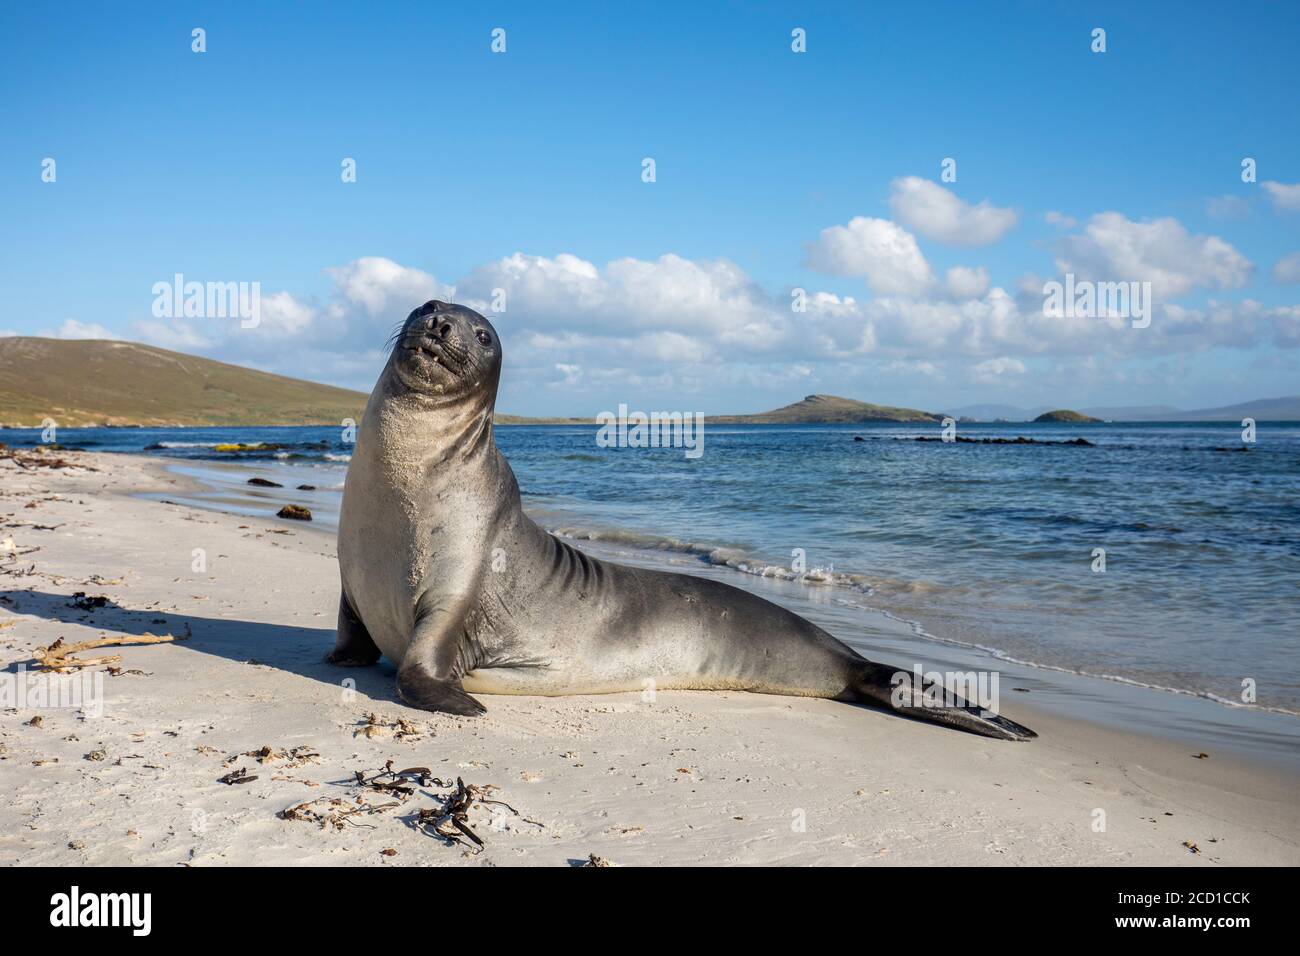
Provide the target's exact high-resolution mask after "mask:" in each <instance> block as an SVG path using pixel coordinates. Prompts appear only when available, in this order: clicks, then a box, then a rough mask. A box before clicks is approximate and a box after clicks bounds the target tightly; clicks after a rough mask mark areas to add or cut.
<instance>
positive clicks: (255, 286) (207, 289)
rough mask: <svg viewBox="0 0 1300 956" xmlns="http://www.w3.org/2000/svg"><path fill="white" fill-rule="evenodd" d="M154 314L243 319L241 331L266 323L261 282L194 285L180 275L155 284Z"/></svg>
mask: <svg viewBox="0 0 1300 956" xmlns="http://www.w3.org/2000/svg"><path fill="white" fill-rule="evenodd" d="M150 291H152V292H153V296H154V299H153V310H152V311H153V315H154V318H158V319H239V327H240V328H241V329H255V328H257V327H258V326H259V325H261V323H262V283H261V282H194V281H189V282H187V281H186V280H185V276H184V275H182V274H181V273H179V272H178V273H176V274H175V275H174V276H173V277H172V281H171V282H155V283H154V284H153V288H152V289H151V290H150Z"/></svg>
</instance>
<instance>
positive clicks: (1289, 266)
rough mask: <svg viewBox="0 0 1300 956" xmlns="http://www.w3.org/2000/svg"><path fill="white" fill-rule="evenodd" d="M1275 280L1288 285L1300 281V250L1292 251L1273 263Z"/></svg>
mask: <svg viewBox="0 0 1300 956" xmlns="http://www.w3.org/2000/svg"><path fill="white" fill-rule="evenodd" d="M1273 281H1274V282H1281V283H1284V284H1286V285H1291V284H1293V283H1296V282H1300V252H1292V253H1290V254H1289V255H1285V256H1283V257H1282V258H1281V259H1279V260H1277V262H1275V263H1273Z"/></svg>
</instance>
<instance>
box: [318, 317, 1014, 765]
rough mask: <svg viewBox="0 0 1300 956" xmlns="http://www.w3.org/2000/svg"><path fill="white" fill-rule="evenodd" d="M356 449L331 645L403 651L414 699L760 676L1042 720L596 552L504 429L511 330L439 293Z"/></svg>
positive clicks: (359, 659) (357, 661) (992, 724)
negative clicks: (547, 508)
mask: <svg viewBox="0 0 1300 956" xmlns="http://www.w3.org/2000/svg"><path fill="white" fill-rule="evenodd" d="M394 339H395V345H394V347H393V349H392V353H391V355H390V356H389V359H388V363H387V365H385V367H384V371H383V373H382V374H381V375H380V377H379V381H378V383H377V384H376V385H375V388H374V391H373V392H372V393H371V396H370V401H369V403H368V404H367V406H366V411H365V416H364V418H363V420H362V424H361V428H360V433H359V435H358V437H357V442H356V446H355V448H354V451H353V455H352V461H351V464H350V465H349V467H348V475H347V482H346V485H345V489H344V492H343V506H342V512H341V514H340V517H339V533H338V556H339V568H340V572H341V575H342V585H343V593H342V597H341V599H340V601H339V615H338V641H337V644H336V646H335V648H334V650H333V651H332V652H331V653H330V654H329V655H328V658H327V659H328V660H329V661H330V662H332V663H335V664H341V665H362V664H373V663H375V662H376V661H377V660H378V659H379V657H380V655H381V654H382V655H384V656H386V657H387V658H388V659H389V660H391V661H392V662H393V663H394V664H395V665H396V666H397V692H398V695H399V696H400V697H401V699H402V700H404V701H405V702H406V703H408V704H410V705H411V706H413V707H420V708H423V709H425V710H432V711H443V712H448V713H453V714H462V715H474V714H480V713H483V711H484V708H483V706H482V705H481V704H480V703H479V702H478V701H477V700H475V699H474V698H473V697H471V696H470V693H471V692H473V693H482V694H538V695H564V694H600V693H612V692H616V691H630V690H641V689H642V688H643V687H644V686H646V681H647V679H649V680H653V681H654V686H655V687H657V688H662V689H671V688H677V689H698V690H714V689H728V690H747V691H755V692H758V693H768V694H786V695H795V696H805V697H825V698H830V699H833V700H840V701H847V702H854V703H862V704H868V705H872V706H876V707H883V708H886V709H891V710H894V711H896V712H898V713H900V714H902V715H905V716H910V717H914V718H918V719H921V720H928V721H932V722H936V723H942V724H947V725H949V726H952V727H956V728H959V729H962V730H967V731H971V732H974V733H978V734H983V735H985V736H989V737H998V738H1003V739H1011V740H1024V739H1028V738H1030V737H1033V736H1036V735H1035V734H1034V733H1033V731H1031V730H1029V729H1028V728H1025V727H1022V726H1020V725H1019V724H1017V723H1014V722H1013V721H1010V720H1007V719H1006V718H1004V717H1000V716H997V715H996V714H992V713H989V712H987V711H983V710H981V709H980V708H978V707H976V706H974V705H972V704H969V703H967V702H966V701H964V700H962V699H961V698H960V697H958V698H957V699H956V700H955V701H952V699H951V698H948V699H947V700H948V704H949V706H942V705H941V706H935V704H936V703H940V704H941V703H942V702H941V701H936V700H935V699H934V697H933V696H932V697H931V699H930V700H929V701H926V700H924V699H923V698H924V697H925V695H926V693H927V692H932V691H934V690H936V688H938V685H935V684H932V685H929V686H928V687H923V686H921V683H922V682H919V681H918V682H917V683H916V684H912V683H911V675H910V674H908V673H907V672H906V671H900V670H897V669H896V668H893V667H887V666H885V665H883V664H876V663H873V662H871V661H869V660H867V659H865V658H863V657H861V656H859V655H858V654H857V653H855V652H854V651H853V650H851V649H850V648H849V647H847V646H846V645H844V644H842V643H840V642H839V641H838V640H836V639H835V638H834V637H832V636H831V635H830V634H828V633H827V632H826V631H824V630H822V629H821V628H819V627H816V626H815V625H813V624H812V623H810V622H809V621H806V620H804V619H803V618H801V617H799V616H798V615H796V614H793V613H791V612H790V611H787V610H786V609H785V608H782V607H779V606H777V605H775V604H772V603H771V602H769V601H765V600H763V599H762V598H760V597H757V596H756V595H754V594H751V593H749V592H748V591H743V590H741V589H739V588H735V587H732V586H730V585H727V584H722V583H720V582H718V581H713V580H709V579H706V578H699V577H693V576H691V575H686V574H672V573H667V572H663V571H650V570H643V569H639V568H630V567H624V566H622V565H618V564H612V563H609V562H605V561H599V560H596V559H594V558H591V557H589V556H588V555H586V554H584V553H583V552H582V551H579V550H578V549H577V548H575V547H573V546H572V545H570V544H568V543H566V542H564V541H561V540H559V539H558V538H556V537H554V536H552V535H550V534H548V533H547V532H546V531H544V530H543V529H542V528H540V527H538V526H537V525H536V524H535V523H534V522H533V521H532V520H531V519H530V518H529V517H528V516H527V515H525V514H524V510H523V507H522V505H521V503H520V499H519V485H518V483H517V482H516V481H515V476H514V473H513V472H512V471H511V470H510V465H509V464H507V463H506V460H505V458H503V457H502V455H501V453H500V452H499V451H497V447H496V443H495V441H494V440H493V434H492V413H493V407H494V405H495V403H496V393H497V383H498V381H499V379H500V376H501V341H500V339H499V338H498V337H497V333H496V330H495V329H494V328H493V327H492V324H491V323H490V322H488V320H487V319H485V318H484V317H483V316H481V315H479V314H478V313H477V312H474V311H472V310H470V309H467V308H464V307H462V306H457V305H449V304H447V303H444V302H438V301H432V302H426V303H425V304H424V305H423V306H421V307H419V308H418V309H416V310H415V311H413V312H412V313H411V314H410V316H409V317H408V318H407V320H406V322H405V323H404V324H403V325H402V326H401V328H400V330H399V331H398V332H397V333H396V335H395V336H394Z"/></svg>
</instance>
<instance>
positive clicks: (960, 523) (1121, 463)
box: [0, 423, 1300, 715]
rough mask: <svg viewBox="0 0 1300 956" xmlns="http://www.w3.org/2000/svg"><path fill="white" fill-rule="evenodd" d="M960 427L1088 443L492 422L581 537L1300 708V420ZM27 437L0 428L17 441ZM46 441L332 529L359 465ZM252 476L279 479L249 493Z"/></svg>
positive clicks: (551, 511) (965, 639)
mask: <svg viewBox="0 0 1300 956" xmlns="http://www.w3.org/2000/svg"><path fill="white" fill-rule="evenodd" d="M959 433H960V434H961V435H962V436H963V437H970V438H976V439H982V438H998V437H1001V438H1015V437H1017V436H1025V437H1029V438H1033V439H1037V440H1038V441H1065V440H1071V439H1074V438H1078V437H1085V438H1087V439H1088V440H1089V441H1090V442H1092V443H1093V444H1092V445H1091V446H1085V447H1080V446H1075V445H1054V444H967V443H956V444H947V443H941V442H918V441H915V440H913V439H915V438H916V437H918V436H927V437H936V436H937V434H938V431H937V426H923V427H918V426H911V425H893V424H880V425H869V426H863V425H858V426H762V425H758V426H716V427H714V426H708V425H706V428H705V444H704V454H703V455H702V457H700V458H698V459H695V460H692V459H688V458H687V457H686V456H685V454H684V450H683V449H680V448H676V449H674V448H657V449H633V448H621V449H620V448H601V447H598V446H597V444H596V442H595V435H596V428H595V427H594V426H591V427H587V426H516V427H510V426H502V427H499V428H498V429H497V430H496V437H497V443H498V445H499V447H500V448H501V450H502V452H503V453H504V454H505V455H506V457H507V458H508V459H509V461H510V463H511V465H512V466H513V467H514V470H515V473H516V475H517V476H518V478H519V483H520V487H521V489H522V491H523V494H524V502H525V506H526V507H527V508H528V510H529V511H530V513H531V514H533V516H534V517H535V518H536V519H537V520H539V521H540V522H541V523H542V524H543V525H544V526H546V527H548V528H550V529H551V530H553V531H555V532H556V533H559V534H563V535H567V536H569V537H570V538H573V539H576V543H578V544H579V546H581V545H582V543H583V542H584V541H585V542H588V543H589V545H590V546H592V547H597V548H602V549H608V548H616V549H621V550H622V551H623V552H625V553H627V554H628V555H630V556H632V557H633V558H634V559H635V560H638V561H643V562H645V563H656V562H659V563H663V562H665V561H668V562H670V563H672V564H673V565H674V566H675V567H677V568H679V569H681V570H686V571H690V570H691V569H692V568H695V569H696V570H698V571H700V572H701V573H704V572H705V571H707V573H710V574H720V575H722V576H724V578H725V577H726V576H732V580H733V581H735V583H741V581H743V580H744V579H742V578H739V577H736V576H739V575H753V576H760V577H762V578H765V579H769V580H770V581H773V582H781V591H780V594H785V595H787V596H789V597H790V598H791V600H794V598H795V597H797V596H798V595H801V594H802V595H806V596H807V599H809V600H815V601H817V602H819V603H820V604H821V605H822V606H824V607H831V608H833V609H834V616H835V619H836V621H837V622H845V621H847V622H850V625H849V626H850V627H851V622H852V620H853V615H854V614H855V613H861V614H862V615H863V616H864V619H865V616H866V615H869V614H872V615H875V614H878V613H879V612H883V613H885V614H887V615H889V616H890V617H891V618H892V619H893V620H895V621H897V622H899V625H900V627H902V628H903V629H904V630H906V631H908V632H910V634H911V635H912V637H913V638H914V639H916V640H918V641H924V642H930V643H932V644H934V645H936V646H939V645H942V646H946V647H948V648H952V649H961V651H962V656H963V659H975V658H980V657H982V658H984V659H985V660H989V659H997V660H999V661H1001V662H1003V663H1006V662H1014V663H1017V664H1018V665H1024V666H1028V667H1032V668H1037V669H1039V670H1041V671H1043V672H1044V673H1047V672H1050V671H1053V670H1055V671H1057V672H1059V673H1069V674H1072V675H1087V676H1089V677H1092V678H1099V679H1104V680H1109V681H1118V682H1128V683H1132V684H1135V685H1143V686H1145V687H1150V688H1152V689H1153V690H1152V692H1153V693H1155V692H1165V693H1170V692H1172V693H1175V694H1180V695H1190V696H1199V697H1202V698H1205V699H1207V700H1210V701H1214V702H1217V703H1218V704H1219V705H1221V706H1222V707H1224V708H1228V709H1230V708H1240V707H1241V706H1242V705H1243V703H1251V704H1252V707H1251V708H1250V709H1252V710H1256V711H1259V710H1265V711H1272V712H1274V713H1277V714H1280V715H1300V653H1298V651H1300V588H1298V587H1297V585H1298V584H1300V424H1295V423H1292V424H1269V423H1264V424H1261V425H1260V426H1259V428H1258V435H1257V441H1256V442H1255V443H1254V444H1252V445H1250V446H1249V451H1246V452H1243V451H1241V450H1240V449H1241V448H1242V447H1243V446H1242V440H1241V429H1240V428H1239V427H1238V426H1236V425H1233V424H1187V423H1177V424H1104V425H1085V426H1077V425H1076V426H1061V425H1049V424H1041V425H1040V424H1007V425H1003V424H996V425H994V424H978V425H976V424H971V425H965V424H963V425H962V426H960V432H959ZM39 439H40V435H39V433H37V432H35V431H18V430H8V431H6V430H0V442H6V443H8V444H10V445H31V444H35V443H37V442H39ZM58 439H59V442H60V443H61V444H63V445H65V446H67V447H74V448H84V449H86V450H91V451H116V452H127V453H145V454H150V455H159V456H165V457H169V458H172V459H175V460H176V465H175V467H176V469H177V470H178V471H179V472H181V473H182V474H186V475H188V476H189V477H192V478H194V479H196V480H198V481H199V482H201V483H202V485H203V486H204V487H206V488H207V489H208V490H207V491H206V492H204V493H203V494H202V495H199V496H198V497H197V499H196V500H195V503H197V504H202V505H204V506H206V507H220V508H225V509H228V510H234V511H241V512H244V513H248V514H254V515H268V516H269V515H272V514H274V512H275V511H276V510H278V508H279V507H280V506H281V505H282V504H284V503H286V502H289V501H292V502H296V503H300V504H305V505H307V506H308V507H310V508H312V509H313V512H314V513H315V515H316V519H317V522H318V523H319V524H323V525H324V526H326V527H329V526H331V525H333V523H334V522H335V521H336V520H337V509H338V502H339V499H340V493H341V489H342V486H343V482H344V480H345V476H346V463H347V459H348V456H349V453H350V451H351V446H350V445H348V444H347V443H346V442H344V441H343V436H342V434H341V432H340V430H339V429H337V428H216V429H189V428H186V429H134V428H115V429H65V430H61V431H60V432H59V435H58ZM857 439H861V440H857ZM222 444H242V445H245V446H257V447H249V448H244V449H229V448H227V449H224V450H219V449H218V447H217V446H219V445H222ZM254 475H260V476H263V477H267V478H270V479H272V480H275V481H278V482H280V483H281V484H283V485H285V486H286V487H285V488H283V489H262V488H252V487H249V486H247V484H246V481H247V478H248V477H252V476H254ZM299 485H311V486H314V490H311V491H299V490H297V486H299ZM1097 549H1104V552H1105V558H1104V560H1105V563H1104V571H1103V570H1101V563H1100V561H1099V560H1098V550H1097ZM751 583H752V582H751ZM778 599H780V595H779V594H778ZM800 600H802V598H801V599H800ZM989 666H993V665H991V664H990V665H989ZM1083 686H1087V685H1086V682H1085V684H1084V685H1083ZM1252 688H1253V693H1254V700H1253V701H1251V700H1250V694H1249V690H1250V689H1252ZM1243 694H1245V699H1243Z"/></svg>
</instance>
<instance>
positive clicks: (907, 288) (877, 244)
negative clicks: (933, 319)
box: [805, 216, 934, 296]
mask: <svg viewBox="0 0 1300 956" xmlns="http://www.w3.org/2000/svg"><path fill="white" fill-rule="evenodd" d="M805 251H806V253H807V264H808V267H809V268H811V269H815V270H817V271H818V272H825V273H828V274H830V275H841V276H863V277H865V278H866V280H867V284H868V285H869V286H871V289H872V291H874V292H876V293H878V294H881V295H906V296H916V295H921V294H922V293H924V292H925V291H926V290H928V289H929V288H930V286H931V285H933V284H934V275H933V274H932V273H931V272H930V264H929V263H928V262H926V261H925V257H924V256H923V255H921V250H920V248H919V247H918V246H917V244H916V238H915V237H914V236H913V235H912V234H911V233H910V232H908V231H907V230H906V229H903V228H901V227H899V226H897V225H895V224H894V223H892V222H890V221H889V220H888V219H872V218H869V217H866V216H857V217H855V218H853V219H851V220H849V223H848V225H845V226H831V227H830V228H828V229H823V230H822V232H821V236H820V237H819V238H818V239H817V241H816V242H813V243H808V244H807V245H806V246H805Z"/></svg>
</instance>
